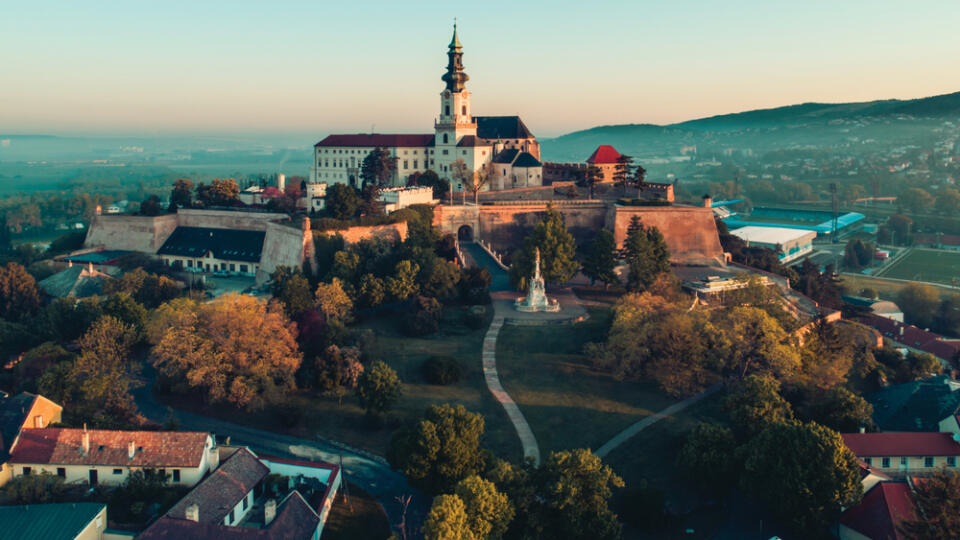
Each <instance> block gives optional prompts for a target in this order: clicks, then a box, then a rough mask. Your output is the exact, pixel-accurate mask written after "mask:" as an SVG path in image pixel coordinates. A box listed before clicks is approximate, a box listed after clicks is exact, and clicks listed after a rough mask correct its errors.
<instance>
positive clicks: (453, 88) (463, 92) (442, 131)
mask: <svg viewBox="0 0 960 540" xmlns="http://www.w3.org/2000/svg"><path fill="white" fill-rule="evenodd" d="M447 58H448V61H447V72H446V73H444V74H443V77H441V79H442V80H443V82H445V83H446V88H445V89H444V90H443V92H442V93H441V94H440V118H439V120H438V121H437V122H436V124H435V125H434V129H435V131H436V139H435V140H434V146H435V151H436V162H437V165H438V166H437V171H436V172H437V173H438V174H439V175H440V176H443V177H447V178H450V174H451V170H450V166H451V164H452V163H453V162H454V161H456V160H457V158H458V156H457V142H458V141H460V139H461V138H462V137H464V136H466V135H474V136H475V135H476V134H477V123H476V122H475V121H474V120H473V113H472V112H471V110H470V92H469V91H467V88H466V82H467V81H468V80H469V79H470V77H468V76H467V74H466V73H464V72H463V45H461V44H460V39H459V38H458V37H457V25H456V24H454V25H453V39H452V40H451V41H450V46H449V50H448V51H447ZM470 157H471V158H472V156H470ZM465 161H466V163H467V166H468V167H470V170H473V163H472V161H473V160H472V159H469V160H465Z"/></svg>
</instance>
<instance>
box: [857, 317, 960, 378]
mask: <svg viewBox="0 0 960 540" xmlns="http://www.w3.org/2000/svg"><path fill="white" fill-rule="evenodd" d="M860 322H862V323H863V324H865V325H867V326H870V327H872V328H876V329H877V330H878V331H880V333H881V334H883V337H884V338H885V339H886V340H887V341H889V342H891V343H893V344H894V345H896V346H898V347H904V348H906V349H908V350H910V351H913V352H921V353H927V354H932V355H933V356H935V357H937V358H938V359H939V360H940V362H941V363H942V364H943V365H944V367H947V368H951V367H953V365H952V362H953V361H954V359H955V358H957V355H958V354H960V341H956V340H947V339H944V337H943V336H941V335H939V334H935V333H933V332H930V331H929V330H923V329H921V328H917V327H916V326H913V325H912V324H905V323H902V322H899V321H896V320H894V319H890V318H887V317H882V316H879V315H865V316H863V317H861V318H860Z"/></svg>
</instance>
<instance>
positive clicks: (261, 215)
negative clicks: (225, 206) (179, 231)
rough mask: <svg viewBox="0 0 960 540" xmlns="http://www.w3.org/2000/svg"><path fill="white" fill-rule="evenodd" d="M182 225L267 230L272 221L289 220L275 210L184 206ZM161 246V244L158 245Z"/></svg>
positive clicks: (180, 217) (178, 220) (181, 217)
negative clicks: (211, 208)
mask: <svg viewBox="0 0 960 540" xmlns="http://www.w3.org/2000/svg"><path fill="white" fill-rule="evenodd" d="M176 217H177V225H179V226H181V227H209V228H212V229H246V230H253V231H265V230H267V224H268V223H270V222H271V221H288V220H289V219H290V218H289V217H288V216H287V215H286V214H280V213H274V212H244V211H237V210H208V209H196V208H184V209H181V210H180V211H179V212H177V216H176ZM158 247H159V246H158Z"/></svg>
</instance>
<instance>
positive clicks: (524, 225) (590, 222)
mask: <svg viewBox="0 0 960 540" xmlns="http://www.w3.org/2000/svg"><path fill="white" fill-rule="evenodd" d="M553 206H554V208H556V209H557V210H558V211H559V212H560V213H561V214H563V219H564V223H565V224H566V226H567V230H569V231H570V234H572V235H573V237H574V238H575V239H576V240H577V242H587V241H589V240H590V239H592V238H593V235H594V234H595V233H596V231H597V230H598V229H601V228H603V226H604V224H605V223H606V215H607V205H606V204H605V203H603V202H601V201H576V202H562V201H556V202H554V203H553ZM546 210H547V204H546V203H545V202H544V201H538V202H515V203H510V204H507V203H500V204H490V205H482V206H481V207H480V212H479V225H480V231H479V237H480V238H483V240H484V241H485V242H487V243H488V244H490V245H491V247H492V248H493V249H495V250H496V251H498V252H502V253H510V252H511V251H513V250H514V249H516V248H518V247H519V246H520V245H521V244H522V243H523V238H524V237H525V236H526V235H527V234H529V233H530V231H531V230H532V229H533V227H534V226H535V225H536V224H537V222H539V221H540V220H541V219H542V218H543V215H544V213H546Z"/></svg>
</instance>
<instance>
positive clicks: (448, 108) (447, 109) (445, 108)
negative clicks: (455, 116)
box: [443, 105, 450, 116]
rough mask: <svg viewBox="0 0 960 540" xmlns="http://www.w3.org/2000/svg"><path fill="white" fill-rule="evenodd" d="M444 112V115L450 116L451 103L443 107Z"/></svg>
mask: <svg viewBox="0 0 960 540" xmlns="http://www.w3.org/2000/svg"><path fill="white" fill-rule="evenodd" d="M443 114H444V116H450V106H449V105H446V106H444V107H443Z"/></svg>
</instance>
